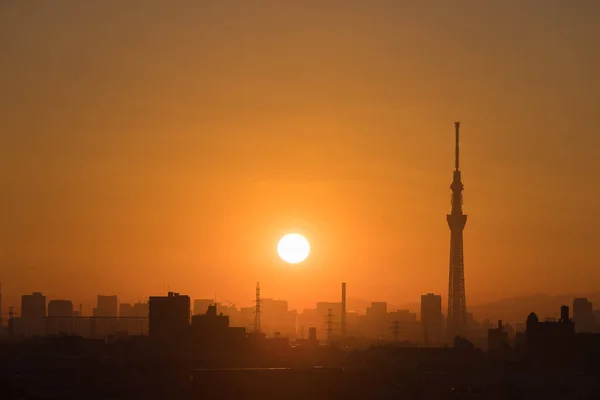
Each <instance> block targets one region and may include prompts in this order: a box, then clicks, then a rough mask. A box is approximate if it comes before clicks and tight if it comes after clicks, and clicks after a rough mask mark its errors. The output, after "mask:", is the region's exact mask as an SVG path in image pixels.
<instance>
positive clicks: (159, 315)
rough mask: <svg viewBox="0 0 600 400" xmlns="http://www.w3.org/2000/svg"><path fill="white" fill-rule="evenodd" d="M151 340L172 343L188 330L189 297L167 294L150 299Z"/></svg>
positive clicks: (183, 335)
mask: <svg viewBox="0 0 600 400" xmlns="http://www.w3.org/2000/svg"><path fill="white" fill-rule="evenodd" d="M149 303H150V321H149V324H150V332H149V335H150V337H151V338H153V339H156V340H159V341H161V342H171V343H174V342H176V341H178V340H180V339H181V338H182V337H185V336H186V335H187V334H188V331H189V329H190V297H189V296H180V295H179V293H173V292H169V293H168V295H167V296H154V297H150V302H149Z"/></svg>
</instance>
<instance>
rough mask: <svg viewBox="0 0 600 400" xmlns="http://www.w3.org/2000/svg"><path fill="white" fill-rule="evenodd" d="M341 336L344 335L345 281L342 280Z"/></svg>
mask: <svg viewBox="0 0 600 400" xmlns="http://www.w3.org/2000/svg"><path fill="white" fill-rule="evenodd" d="M342 337H343V338H345V337H346V282H342Z"/></svg>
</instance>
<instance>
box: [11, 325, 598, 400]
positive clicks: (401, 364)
mask: <svg viewBox="0 0 600 400" xmlns="http://www.w3.org/2000/svg"><path fill="white" fill-rule="evenodd" d="M581 360H586V361H585V362H582V361H581ZM539 361H540V360H536V359H531V358H527V357H523V356H522V355H519V354H516V353H514V352H512V351H507V352H506V353H503V354H494V355H489V354H484V353H483V352H481V351H479V350H476V349H456V348H436V349H434V348H429V349H426V348H414V347H405V348H398V347H394V346H380V347H373V348H371V349H369V350H366V351H360V352H352V353H346V352H343V351H340V350H336V349H329V348H318V349H310V350H306V349H293V348H286V349H279V350H277V351H274V350H273V349H261V348H247V349H236V351H235V352H233V353H230V354H227V352H226V353H224V354H223V355H222V356H220V355H219V354H211V353H210V352H209V351H205V352H204V354H190V353H186V352H184V351H176V350H173V349H171V350H170V349H167V347H165V346H164V345H160V346H159V345H156V344H152V343H151V342H149V341H147V340H140V339H135V340H134V339H130V340H124V341H122V342H118V343H115V344H112V345H107V344H105V343H104V342H103V341H94V340H85V339H81V338H73V337H63V338H44V339H37V340H30V341H26V342H19V343H11V344H2V345H0V399H238V398H240V399H309V400H316V399H378V398H381V399H384V398H405V399H420V398H435V399H447V398H457V399H467V398H482V399H483V398H485V399H495V398H498V399H518V398H545V399H553V398H559V399H573V398H597V396H599V395H600V379H599V378H600V373H599V370H598V365H597V363H598V362H600V360H598V358H595V360H594V358H593V357H587V358H580V359H571V360H557V362H548V361H544V362H539ZM315 366H319V368H314V367H315Z"/></svg>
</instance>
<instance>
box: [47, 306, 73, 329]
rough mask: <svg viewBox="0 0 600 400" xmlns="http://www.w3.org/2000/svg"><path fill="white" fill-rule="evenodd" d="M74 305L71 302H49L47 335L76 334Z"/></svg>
mask: <svg viewBox="0 0 600 400" xmlns="http://www.w3.org/2000/svg"><path fill="white" fill-rule="evenodd" d="M72 317H73V303H72V302H71V300H50V301H49V302H48V318H47V320H46V333H47V334H56V333H62V334H71V333H75V326H76V324H75V320H74V319H73V318H72Z"/></svg>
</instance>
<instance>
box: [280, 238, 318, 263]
mask: <svg viewBox="0 0 600 400" xmlns="http://www.w3.org/2000/svg"><path fill="white" fill-rule="evenodd" d="M277 253H279V257H281V259H282V260H283V261H285V262H287V263H290V264H298V263H300V262H302V261H304V260H306V257H308V254H309V253H310V244H309V243H308V240H306V238H305V237H304V236H302V235H299V234H297V233H290V234H287V235H285V236H284V237H282V238H281V240H280V241H279V244H278V245H277Z"/></svg>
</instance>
